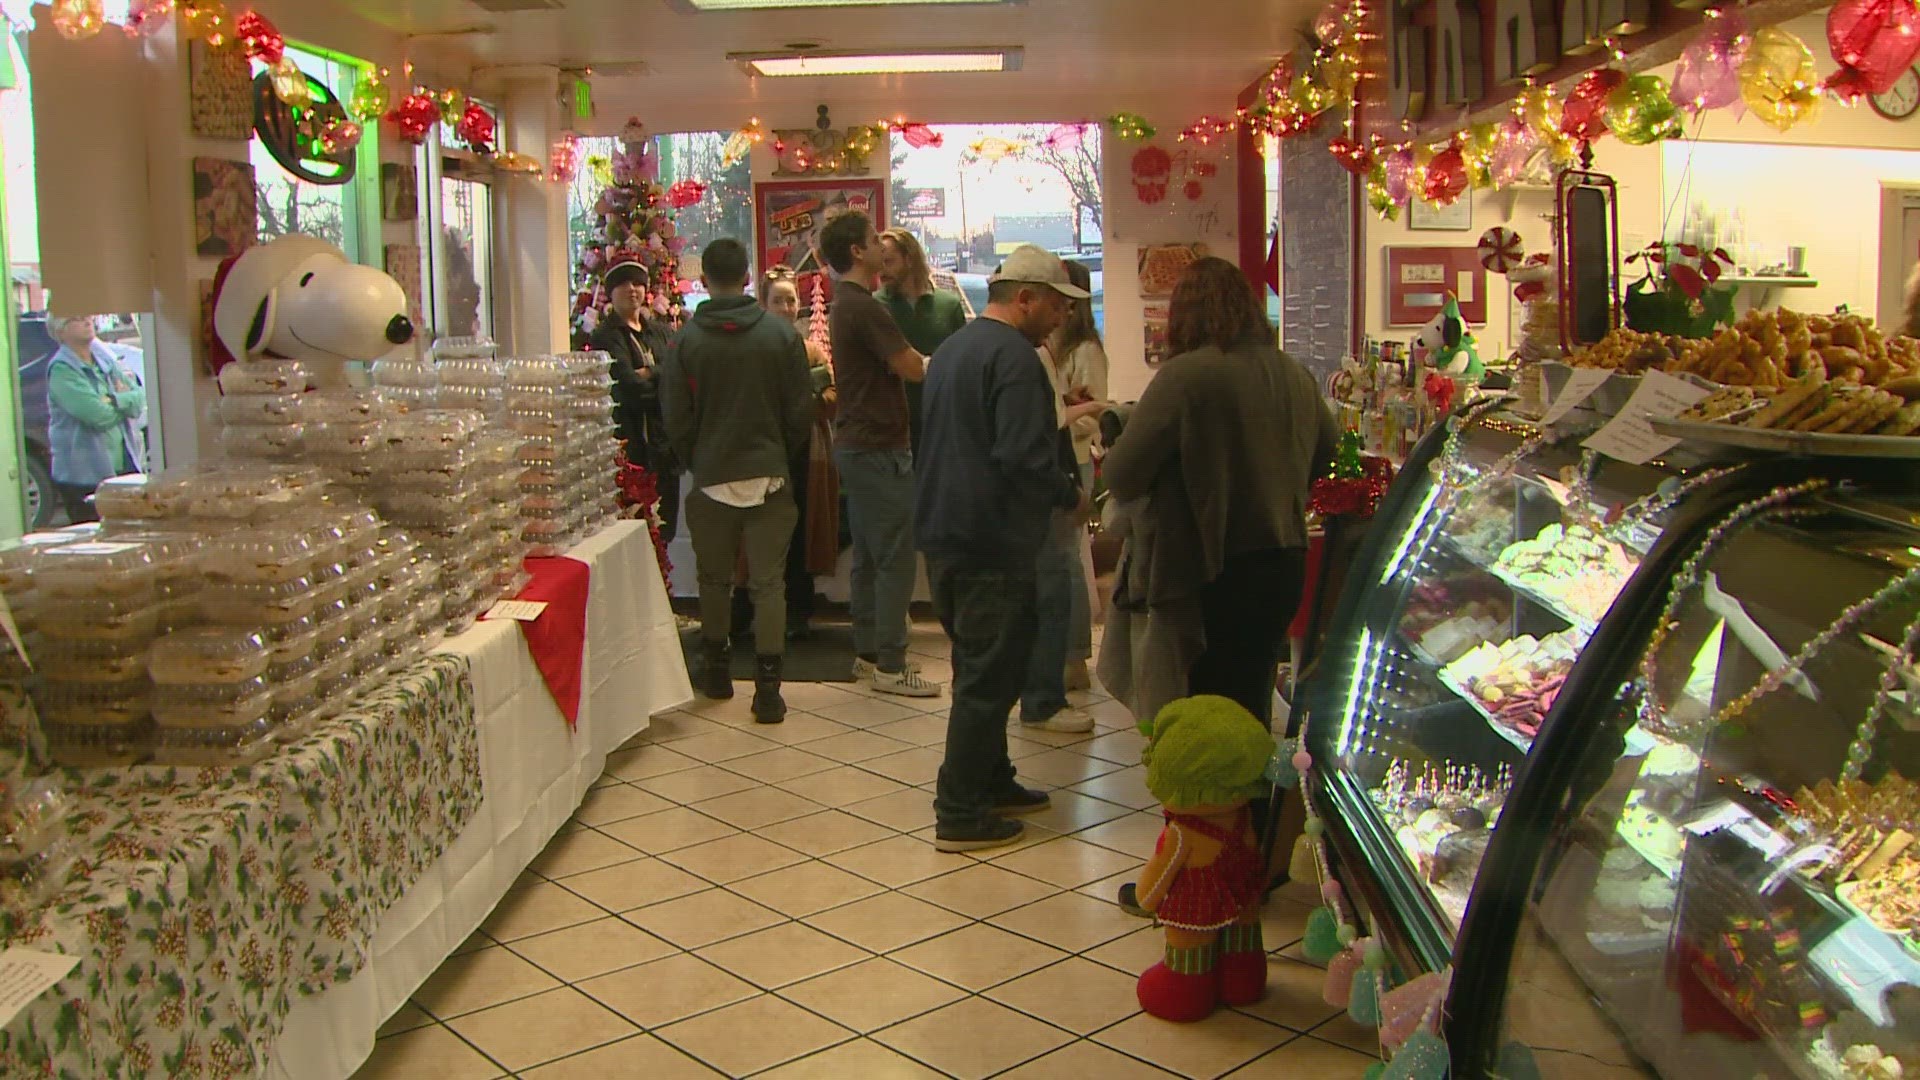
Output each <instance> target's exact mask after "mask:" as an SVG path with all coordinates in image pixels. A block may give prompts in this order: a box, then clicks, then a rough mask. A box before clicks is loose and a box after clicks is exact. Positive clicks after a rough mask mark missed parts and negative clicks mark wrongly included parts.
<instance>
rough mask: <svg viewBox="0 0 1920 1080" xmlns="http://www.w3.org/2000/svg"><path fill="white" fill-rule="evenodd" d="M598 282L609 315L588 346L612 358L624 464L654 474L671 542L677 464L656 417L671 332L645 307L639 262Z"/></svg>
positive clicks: (647, 278) (645, 280) (646, 278)
mask: <svg viewBox="0 0 1920 1080" xmlns="http://www.w3.org/2000/svg"><path fill="white" fill-rule="evenodd" d="M601 280H602V282H603V283H604V284H605V286H606V289H607V295H608V297H609V298H610V299H611V300H612V301H613V310H612V311H611V312H608V314H607V317H606V318H605V319H603V320H601V323H600V325H599V326H597V327H595V328H594V331H593V334H592V336H590V337H589V338H588V339H587V347H588V348H590V349H600V350H603V351H605V352H606V353H608V354H609V355H611V356H612V357H613V416H614V419H615V420H616V421H618V422H619V424H620V437H621V438H622V439H625V440H626V443H627V459H628V460H629V461H632V462H633V463H634V464H635V465H640V466H644V467H645V468H646V469H647V470H648V471H649V472H651V473H653V476H654V481H655V483H656V485H657V487H658V490H659V492H660V522H661V524H660V535H661V536H662V537H664V538H665V539H666V540H668V541H669V542H671V541H672V540H673V536H674V532H675V530H676V528H677V526H678V525H679V521H680V463H679V462H678V461H676V460H675V459H674V455H673V451H672V449H671V448H669V446H668V445H667V429H666V425H665V424H664V423H662V421H661V418H660V383H659V377H658V372H659V368H660V365H661V364H663V363H665V362H666V360H667V353H668V351H669V350H670V349H672V348H673V330H672V328H671V327H669V326H667V325H666V323H665V321H664V320H661V319H657V318H655V317H654V316H653V312H652V309H651V308H649V307H648V302H647V290H648V286H649V284H650V283H651V275H649V274H648V273H647V268H646V267H644V266H642V265H640V263H639V262H637V261H635V260H633V259H624V260H621V261H618V262H615V263H614V264H613V265H612V266H609V267H608V268H607V272H606V275H605V276H604V277H603V278H602V279H601Z"/></svg>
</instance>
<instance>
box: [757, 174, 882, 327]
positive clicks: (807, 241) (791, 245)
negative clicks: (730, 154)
mask: <svg viewBox="0 0 1920 1080" xmlns="http://www.w3.org/2000/svg"><path fill="white" fill-rule="evenodd" d="M856 210H857V211H859V212H861V213H863V214H865V215H867V216H868V217H870V218H872V219H873V227H874V228H875V229H876V230H880V229H885V228H886V227H887V212H886V185H885V184H883V183H882V182H881V181H879V180H867V179H861V178H858V177H842V178H838V179H833V180H768V181H763V182H761V183H757V184H755V185H753V235H754V244H755V248H754V255H755V256H756V258H757V263H756V267H757V269H756V272H757V273H764V272H765V271H766V269H767V267H769V266H775V265H778V264H780V263H785V264H786V265H788V266H791V267H793V269H794V270H795V271H796V272H797V273H798V275H799V280H798V281H797V282H796V284H797V285H798V286H799V287H800V298H801V301H802V302H803V303H804V302H805V301H806V299H807V297H808V296H809V295H811V290H812V288H813V279H814V278H815V277H817V276H820V275H824V274H826V273H828V270H829V268H828V266H827V263H826V258H825V257H824V256H823V255H821V253H820V231H821V230H822V229H824V228H826V227H827V222H829V221H832V220H833V219H835V218H837V217H839V216H840V215H842V214H846V213H850V212H852V211H856Z"/></svg>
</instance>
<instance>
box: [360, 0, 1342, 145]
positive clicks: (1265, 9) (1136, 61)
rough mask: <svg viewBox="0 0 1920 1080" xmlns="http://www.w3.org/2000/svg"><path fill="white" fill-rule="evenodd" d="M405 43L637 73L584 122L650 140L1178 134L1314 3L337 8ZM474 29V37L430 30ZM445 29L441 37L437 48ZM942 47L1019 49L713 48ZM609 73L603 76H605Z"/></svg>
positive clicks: (1244, 77)
mask: <svg viewBox="0 0 1920 1080" xmlns="http://www.w3.org/2000/svg"><path fill="white" fill-rule="evenodd" d="M339 2H340V3H341V4H343V5H344V6H345V7H347V8H350V9H351V10H352V11H353V12H354V13H355V14H357V15H359V16H360V17H362V18H365V19H367V20H369V21H372V22H375V23H378V24H380V25H381V26H383V27H385V28H387V29H388V30H390V31H392V32H394V33H396V34H400V35H410V34H417V35H432V36H428V37H424V38H415V39H414V40H413V42H412V44H411V45H410V46H409V48H410V49H411V51H412V52H413V54H414V55H415V56H417V57H420V58H421V59H422V60H423V61H427V62H432V63H433V64H434V66H435V67H436V68H439V69H446V68H450V67H454V66H465V67H469V68H470V69H472V70H473V72H474V76H475V78H476V79H477V80H484V79H485V78H487V76H488V75H489V74H496V75H505V74H511V73H516V72H518V73H525V72H526V71H527V70H528V69H527V68H523V67H522V66H521V65H555V66H564V67H580V66H584V65H587V64H592V65H595V66H598V67H600V68H603V69H605V68H608V67H610V66H614V65H621V64H631V63H632V62H634V61H639V62H640V63H642V64H644V65H645V68H644V74H638V75H621V74H607V73H605V72H604V71H603V72H602V73H601V74H599V75H598V76H596V78H595V80H594V97H595V101H596V104H597V106H598V112H599V117H598V121H597V123H596V125H595V127H596V128H605V129H607V130H613V129H615V128H617V127H618V125H619V123H620V121H621V119H623V118H624V117H626V116H628V115H630V114H631V115H638V116H641V117H642V118H643V119H645V120H646V121H647V123H648V125H649V126H650V127H653V128H654V129H655V130H663V129H680V130H692V129H702V128H708V129H723V128H730V127H734V126H738V125H739V124H740V123H741V122H743V121H744V120H745V119H746V117H747V116H748V115H750V114H758V115H760V116H762V117H764V118H766V119H767V121H768V122H769V123H770V124H776V125H781V126H796V125H806V124H810V123H811V121H812V117H813V111H814V106H815V105H816V104H821V103H824V104H827V105H830V106H832V108H833V111H834V118H835V121H836V123H839V124H846V123H857V122H868V121H871V120H874V119H877V118H879V117H881V116H886V115H896V114H905V115H907V116H908V117H910V118H912V119H918V120H924V121H929V122H964V121H1017V120H1073V119H1085V118H1092V117H1095V116H1100V115H1105V114H1108V113H1111V112H1114V111H1116V110H1128V111H1135V112H1140V113H1143V114H1146V115H1147V116H1148V117H1149V118H1150V119H1153V120H1155V122H1156V123H1166V124H1181V123H1185V122H1188V121H1190V120H1192V119H1194V115H1188V114H1189V113H1192V112H1193V110H1195V109H1197V108H1200V107H1202V105H1204V107H1205V108H1226V107H1231V105H1232V102H1233V99H1234V97H1235V95H1236V94H1237V93H1238V92H1239V90H1240V89H1241V87H1243V86H1245V85H1246V84H1247V83H1249V82H1250V81H1252V80H1253V79H1254V78H1256V77H1257V76H1259V75H1260V74H1261V73H1262V72H1264V71H1265V70H1266V69H1267V67H1268V66H1269V65H1270V64H1271V63H1272V62H1273V60H1274V59H1275V58H1276V57H1278V56H1279V55H1280V54H1281V53H1283V52H1285V51H1286V50H1288V49H1289V48H1292V47H1293V46H1294V45H1295V44H1296V43H1297V41H1298V36H1297V28H1299V27H1301V26H1302V25H1304V24H1305V23H1306V21H1307V20H1308V19H1310V18H1311V16H1312V13H1313V11H1314V10H1315V8H1316V7H1317V6H1318V4H1317V2H1316V0H1023V2H1019V3H1014V4H996V5H984V6H979V7H974V6H970V5H967V6H960V7H944V6H942V7H927V6H917V7H895V8H874V7H864V8H862V7H852V8H836V9H831V10H824V11H822V10H812V11H787V12H739V13H719V12H714V13H698V12H694V11H690V10H688V9H687V8H686V7H685V6H683V5H681V4H679V3H676V2H675V0H562V2H563V3H564V5H565V6H564V7H563V8H562V9H561V10H558V11H533V12H513V13H505V14H502V13H494V12H490V11H487V10H485V9H484V8H483V7H482V6H480V5H478V4H476V3H474V2H473V0H339ZM474 28H485V29H484V31H483V32H479V33H470V34H448V33H447V32H449V31H460V30H467V29H474ZM442 34H446V35H447V36H438V35H442ZM801 41H807V42H817V43H819V45H820V46H821V47H823V48H826V49H834V50H850V49H860V50H865V49H873V50H888V51H893V50H901V49H913V48H933V47H946V48H952V47H959V46H980V45H985V46H1009V45H1017V46H1020V47H1022V48H1023V49H1024V52H1025V55H1024V58H1023V61H1022V69H1021V70H1020V71H1018V72H1012V73H997V74H970V75H913V76H853V77H844V78H791V79H752V78H749V77H748V76H747V75H746V74H744V73H743V72H742V71H741V70H740V69H739V67H738V66H737V65H735V64H734V63H732V62H730V61H728V60H727V59H726V56H727V54H728V53H736V52H760V51H775V50H780V49H781V48H782V47H783V46H785V45H787V44H788V43H791V42H801ZM617 70H618V69H617V68H616V71H617Z"/></svg>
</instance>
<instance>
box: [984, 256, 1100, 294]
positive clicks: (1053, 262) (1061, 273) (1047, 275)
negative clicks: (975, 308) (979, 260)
mask: <svg viewBox="0 0 1920 1080" xmlns="http://www.w3.org/2000/svg"><path fill="white" fill-rule="evenodd" d="M987 281H988V282H989V283H992V282H995V281H1018V282H1021V283H1023V284H1029V285H1050V286H1052V287H1053V290H1054V291H1055V292H1057V293H1059V294H1060V295H1062V296H1070V297H1072V298H1073V299H1075V300H1085V299H1088V298H1089V297H1091V296H1092V295H1093V294H1092V293H1089V292H1088V291H1087V290H1085V289H1082V288H1080V287H1078V286H1076V285H1075V284H1074V283H1073V279H1071V278H1069V277H1067V266H1066V264H1065V263H1063V262H1061V261H1060V256H1058V255H1055V254H1054V253H1053V252H1051V251H1048V250H1047V249H1045V248H1043V247H1038V246H1036V245H1033V244H1021V245H1020V246H1019V247H1017V248H1014V249H1013V253H1012V254H1010V255H1008V256H1007V261H1006V262H1004V263H1001V264H1000V269H998V270H995V271H994V272H993V276H992V277H990V278H988V279H987Z"/></svg>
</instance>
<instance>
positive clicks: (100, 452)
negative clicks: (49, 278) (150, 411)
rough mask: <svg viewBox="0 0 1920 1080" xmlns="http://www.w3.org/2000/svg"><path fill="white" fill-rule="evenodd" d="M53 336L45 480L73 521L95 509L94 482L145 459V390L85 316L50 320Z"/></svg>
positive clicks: (139, 464) (92, 517)
mask: <svg viewBox="0 0 1920 1080" xmlns="http://www.w3.org/2000/svg"><path fill="white" fill-rule="evenodd" d="M54 338H55V340H57V341H59V342H60V349H59V351H57V352H55V353H54V354H53V359H52V360H51V361H49V362H48V368H47V442H48V444H49V447H50V449H51V450H52V454H53V482H54V486H55V487H57V488H59V489H60V500H61V502H62V503H64V504H65V505H66V508H67V516H68V517H69V518H70V519H72V520H73V521H75V522H81V521H93V520H95V519H96V518H97V517H98V515H97V514H95V513H94V512H93V510H92V509H91V508H90V507H89V506H88V505H87V496H89V495H92V494H93V489H94V488H96V487H98V486H99V484H100V481H102V480H105V479H106V478H107V477H109V476H119V475H121V474H123V473H132V472H139V471H141V469H142V468H143V467H144V462H145V461H146V457H147V448H146V445H145V440H144V438H143V437H142V435H141V433H140V429H139V426H138V421H139V419H140V417H141V414H143V413H144V412H146V408H147V392H146V391H145V390H142V389H141V388H140V386H139V385H138V384H137V383H135V382H134V381H133V380H132V379H130V378H128V377H127V374H126V372H124V371H122V370H121V368H120V364H119V362H118V361H117V360H115V359H114V356H113V353H112V351H111V350H109V349H108V348H107V347H106V345H104V344H103V343H101V341H100V340H99V338H97V337H95V336H94V332H93V319H92V318H90V317H87V316H78V317H74V318H69V319H63V320H55V326H54Z"/></svg>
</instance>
